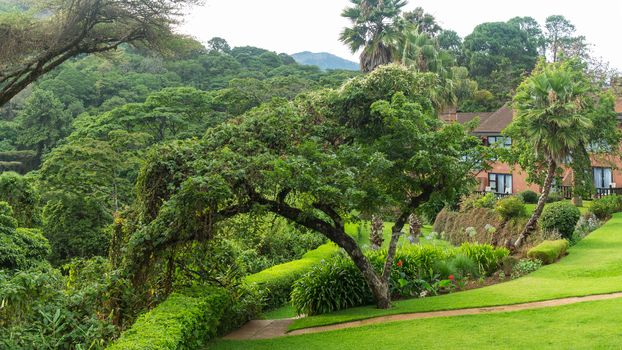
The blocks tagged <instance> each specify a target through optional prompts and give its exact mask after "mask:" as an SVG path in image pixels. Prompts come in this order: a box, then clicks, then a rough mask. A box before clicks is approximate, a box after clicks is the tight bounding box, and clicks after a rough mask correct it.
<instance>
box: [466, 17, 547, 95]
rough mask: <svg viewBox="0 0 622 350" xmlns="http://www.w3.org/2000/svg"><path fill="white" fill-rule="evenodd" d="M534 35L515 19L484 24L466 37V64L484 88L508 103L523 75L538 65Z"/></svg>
mask: <svg viewBox="0 0 622 350" xmlns="http://www.w3.org/2000/svg"><path fill="white" fill-rule="evenodd" d="M532 37H533V36H532V35H531V33H529V32H528V31H526V30H525V29H524V28H523V27H522V26H520V25H516V24H514V23H512V22H509V21H508V22H491V23H482V24H480V25H478V26H476V27H475V29H473V33H471V34H469V35H467V36H466V37H465V38H464V45H463V50H464V55H465V61H466V62H465V65H466V66H467V67H468V68H469V71H470V74H471V76H472V77H473V78H474V79H475V80H476V81H477V82H478V84H479V86H480V88H481V89H485V90H488V91H492V92H493V93H494V94H495V99H496V100H497V101H498V102H497V103H500V104H502V103H504V102H505V101H506V100H507V96H508V95H509V94H510V92H511V91H512V90H513V89H514V88H515V87H516V86H517V85H518V84H519V82H520V80H521V78H522V74H524V72H529V71H531V70H532V69H533V67H534V66H535V64H536V58H537V57H538V52H537V47H536V46H535V45H534V43H533V40H532Z"/></svg>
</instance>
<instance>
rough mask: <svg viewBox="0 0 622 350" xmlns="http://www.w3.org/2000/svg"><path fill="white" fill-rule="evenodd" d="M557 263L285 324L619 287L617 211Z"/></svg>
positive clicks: (621, 254) (621, 256) (621, 224)
mask: <svg viewBox="0 0 622 350" xmlns="http://www.w3.org/2000/svg"><path fill="white" fill-rule="evenodd" d="M568 252H569V255H568V256H566V257H565V258H563V259H562V260H561V261H560V262H558V263H556V264H552V265H548V266H544V267H542V268H541V269H540V270H538V271H536V272H534V273H532V274H530V275H528V276H526V277H523V278H519V279H516V280H512V281H509V282H505V283H501V284H497V285H493V286H490V287H485V288H479V289H473V290H468V291H465V292H458V293H452V294H447V295H442V296H438V297H430V298H424V299H409V300H403V301H396V302H395V303H394V307H393V308H391V309H389V310H379V309H376V308H375V307H373V306H367V307H358V308H352V309H347V310H342V311H339V312H335V313H331V314H326V315H318V316H312V317H305V318H302V319H299V320H296V321H295V322H294V323H293V324H292V326H291V327H290V329H300V328H307V327H313V326H320V325H327V324H335V323H342V322H346V321H352V320H359V319H365V318H370V317H375V316H381V315H388V314H400V313H410V312H423V311H433V310H449V309H461V308H469V307H482V306H495V305H505V304H516V303H523V302H530V301H540V300H547V299H557V298H563V297H571V296H582V295H590V294H602V293H611V292H619V291H622V213H618V214H614V216H613V218H612V219H611V220H610V221H609V222H607V223H606V224H605V225H603V226H602V227H601V228H599V229H598V230H596V231H594V232H593V233H592V234H590V235H589V236H588V237H586V238H585V239H583V240H582V241H580V242H579V243H578V244H577V245H575V246H574V247H572V248H570V249H569V250H568Z"/></svg>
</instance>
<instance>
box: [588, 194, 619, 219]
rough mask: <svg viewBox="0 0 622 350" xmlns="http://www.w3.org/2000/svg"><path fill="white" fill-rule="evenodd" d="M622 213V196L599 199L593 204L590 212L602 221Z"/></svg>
mask: <svg viewBox="0 0 622 350" xmlns="http://www.w3.org/2000/svg"><path fill="white" fill-rule="evenodd" d="M620 211H622V196H618V195H612V196H606V197H602V198H599V199H597V200H595V201H593V202H592V206H591V207H590V212H591V213H592V214H594V216H596V217H597V218H599V219H600V220H606V219H609V218H610V217H611V215H612V214H613V213H617V212H620Z"/></svg>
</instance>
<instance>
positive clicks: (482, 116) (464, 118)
mask: <svg viewBox="0 0 622 350" xmlns="http://www.w3.org/2000/svg"><path fill="white" fill-rule="evenodd" d="M493 114H494V112H474V113H457V114H456V118H457V119H458V122H459V123H461V124H464V123H467V122H470V121H471V120H473V118H475V117H479V123H480V124H481V123H483V122H484V121H485V120H486V119H488V117H490V116H491V115H493Z"/></svg>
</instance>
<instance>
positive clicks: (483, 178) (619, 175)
mask: <svg viewBox="0 0 622 350" xmlns="http://www.w3.org/2000/svg"><path fill="white" fill-rule="evenodd" d="M590 158H591V159H592V167H604V168H612V178H613V183H615V187H618V188H621V187H622V161H621V160H620V158H619V157H616V156H613V155H598V156H596V155H593V156H591V157H590ZM490 173H495V174H511V175H512V193H519V192H522V191H525V190H532V191H535V192H538V193H539V192H540V186H539V185H535V184H530V183H528V182H527V173H526V172H525V171H524V170H522V169H521V168H520V167H519V166H510V165H508V164H506V163H501V162H496V163H493V164H492V169H490V170H489V171H482V172H480V173H478V174H477V175H476V178H477V180H478V182H479V188H478V190H479V191H484V190H485V189H486V187H487V186H489V183H488V174H490ZM572 175H573V174H572V169H564V171H563V173H562V181H561V182H562V185H563V186H572V184H573V176H572Z"/></svg>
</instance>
